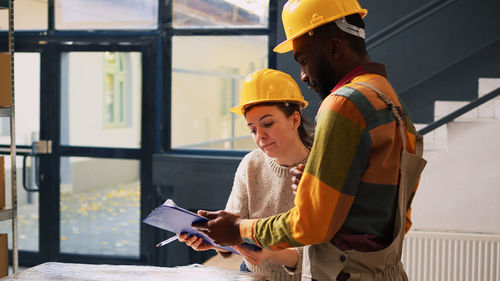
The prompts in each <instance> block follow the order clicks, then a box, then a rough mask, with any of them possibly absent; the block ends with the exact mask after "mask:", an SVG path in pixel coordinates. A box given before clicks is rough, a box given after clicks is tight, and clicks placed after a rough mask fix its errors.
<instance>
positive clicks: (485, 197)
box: [403, 78, 500, 281]
mask: <svg viewBox="0 0 500 281" xmlns="http://www.w3.org/2000/svg"><path fill="white" fill-rule="evenodd" d="M498 88H500V79H498V78H480V79H478V97H481V96H484V95H486V94H488V93H490V92H492V91H494V90H496V89H498ZM467 104H469V102H463V101H436V102H435V106H434V110H435V111H434V119H435V120H439V119H441V118H443V117H444V116H446V115H448V114H450V113H452V112H454V111H456V110H457V109H459V108H461V107H463V106H465V105H467ZM424 126H425V125H423V124H419V125H417V129H421V128H422V127H424ZM499 139H500V97H496V98H494V99H492V100H490V101H488V102H486V103H484V104H483V105H480V106H479V107H477V108H475V109H473V110H471V111H469V112H467V113H465V114H463V115H462V116H460V117H458V118H456V119H455V120H454V121H452V122H450V123H447V124H446V125H443V126H441V127H439V128H437V129H435V130H433V131H431V132H429V133H428V134H426V135H425V136H424V147H425V149H424V158H425V159H426V160H427V161H428V163H427V167H426V168H425V170H424V172H423V174H422V178H421V181H420V184H419V189H418V191H417V193H416V195H415V198H414V201H413V204H412V208H413V212H412V220H413V227H412V231H410V232H409V233H408V235H407V237H406V239H405V244H404V253H403V264H404V266H405V269H406V270H407V272H408V275H409V277H410V280H416V281H419V280H422V281H423V280H450V281H451V280H453V281H457V280H459V281H460V280H464V281H469V280H470V281H473V280H492V281H494V280H497V281H499V280H500V218H499V216H498V214H500V145H499V143H500V142H499Z"/></svg>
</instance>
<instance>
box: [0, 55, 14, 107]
mask: <svg viewBox="0 0 500 281" xmlns="http://www.w3.org/2000/svg"><path fill="white" fill-rule="evenodd" d="M11 106H12V75H11V73H10V55H9V54H7V53H0V107H11Z"/></svg>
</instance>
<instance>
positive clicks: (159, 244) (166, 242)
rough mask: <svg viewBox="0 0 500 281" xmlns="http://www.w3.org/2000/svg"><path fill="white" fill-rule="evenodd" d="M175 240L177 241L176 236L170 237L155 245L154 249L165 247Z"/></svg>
mask: <svg viewBox="0 0 500 281" xmlns="http://www.w3.org/2000/svg"><path fill="white" fill-rule="evenodd" d="M175 240H177V235H175V236H172V237H170V238H168V239H167V240H164V241H161V242H160V243H158V244H156V247H161V246H165V245H167V244H168V243H170V242H173V241H175Z"/></svg>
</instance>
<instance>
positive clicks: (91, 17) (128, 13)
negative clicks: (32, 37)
mask: <svg viewBox="0 0 500 281" xmlns="http://www.w3.org/2000/svg"><path fill="white" fill-rule="evenodd" d="M23 1H24V0H23ZM55 14H56V18H55V24H56V29H79V30H86V29H154V28H156V27H157V25H158V24H157V18H158V0H55Z"/></svg>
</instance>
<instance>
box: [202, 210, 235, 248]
mask: <svg viewBox="0 0 500 281" xmlns="http://www.w3.org/2000/svg"><path fill="white" fill-rule="evenodd" d="M198 215H200V216H202V217H205V218H207V219H209V221H203V222H202V221H200V222H194V223H193V225H192V226H193V227H194V228H196V229H197V230H198V231H199V232H201V233H203V234H205V235H207V236H208V237H210V238H211V239H212V240H213V241H214V242H215V243H216V244H218V245H221V246H233V245H237V244H240V243H242V242H243V240H242V239H241V236H240V222H241V218H240V217H239V216H238V215H236V214H233V213H229V212H226V211H217V212H208V211H203V210H199V211H198Z"/></svg>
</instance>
